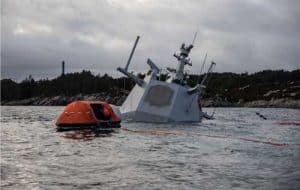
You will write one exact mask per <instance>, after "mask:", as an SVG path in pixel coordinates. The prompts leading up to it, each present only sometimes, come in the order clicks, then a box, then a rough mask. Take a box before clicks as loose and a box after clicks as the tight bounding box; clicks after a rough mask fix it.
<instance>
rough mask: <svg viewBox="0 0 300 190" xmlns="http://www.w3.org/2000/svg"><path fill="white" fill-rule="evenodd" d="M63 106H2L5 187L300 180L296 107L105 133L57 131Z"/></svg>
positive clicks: (264, 185)
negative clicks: (260, 115)
mask: <svg viewBox="0 0 300 190" xmlns="http://www.w3.org/2000/svg"><path fill="white" fill-rule="evenodd" d="M62 110H63V107H22V106H16V107H5V106H3V107H1V189H22V190H23V189H299V188H300V126H299V125H296V124H295V122H298V123H299V120H300V111H299V110H296V109H273V108H272V109H271V108H269V109H263V108H217V109H216V110H215V111H216V112H215V120H203V122H202V123H193V124H154V123H126V122H123V123H122V127H121V129H117V130H114V131H112V132H106V133H103V134H102V133H100V134H99V133H94V132H93V131H84V132H56V130H55V121H56V118H57V116H58V115H59V114H60V113H61V112H62ZM204 110H205V111H207V112H208V113H212V112H213V111H214V109H213V108H209V109H207V108H204ZM256 112H259V113H260V114H262V115H264V116H265V117H266V118H267V120H264V119H263V118H261V117H259V116H258V115H257V114H256ZM282 121H284V122H285V124H280V123H279V122H282Z"/></svg>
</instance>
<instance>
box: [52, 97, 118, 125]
mask: <svg viewBox="0 0 300 190" xmlns="http://www.w3.org/2000/svg"><path fill="white" fill-rule="evenodd" d="M120 122H121V119H120V118H119V117H118V116H117V115H116V114H115V113H114V111H113V109H112V107H111V106H110V105H109V104H108V103H107V102H101V101H75V102H72V103H70V104H68V105H67V106H66V107H65V109H64V111H63V112H62V113H61V114H60V116H59V117H58V119H57V121H56V126H57V130H58V131H66V130H75V129H87V128H119V127H120Z"/></svg>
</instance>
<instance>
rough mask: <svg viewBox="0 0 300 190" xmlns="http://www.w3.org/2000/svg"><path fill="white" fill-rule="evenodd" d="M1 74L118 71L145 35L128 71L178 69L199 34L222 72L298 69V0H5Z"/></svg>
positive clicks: (198, 52)
mask: <svg viewBox="0 0 300 190" xmlns="http://www.w3.org/2000/svg"><path fill="white" fill-rule="evenodd" d="M1 19H2V20H1V21H2V22H1V74H2V76H1V78H13V79H15V80H21V79H24V78H25V77H26V76H28V75H30V74H31V75H32V76H33V77H34V78H37V79H38V78H47V77H48V78H53V77H55V76H57V75H59V74H60V73H61V61H62V60H65V62H66V71H67V72H75V71H81V70H83V69H85V70H91V71H92V72H93V73H95V74H98V73H100V74H104V73H109V74H111V75H114V76H120V75H118V74H117V71H116V67H118V66H124V65H125V63H126V61H127V59H128V56H129V53H130V51H131V48H132V46H133V43H134V40H135V38H136V36H137V35H140V36H141V39H140V42H139V44H138V46H137V50H136V53H135V54H134V57H133V60H132V64H131V66H130V69H132V70H135V71H138V72H139V71H143V70H146V69H148V67H147V65H146V60H147V58H148V57H150V58H151V59H152V60H153V61H154V62H155V63H156V64H157V65H159V66H162V67H165V66H171V67H176V64H177V63H176V59H175V58H174V57H173V56H172V54H173V53H174V52H175V51H177V50H178V48H179V46H180V45H181V43H182V42H186V43H191V41H192V39H193V35H194V33H195V31H197V30H198V37H197V39H196V42H195V47H194V49H193V50H192V52H191V54H190V57H191V59H192V60H193V67H192V68H191V71H192V72H193V73H197V72H199V71H200V68H201V63H202V60H203V57H204V55H205V53H206V52H207V53H208V60H209V61H211V60H214V61H215V62H216V63H217V67H216V70H215V71H217V72H256V71H260V70H263V69H285V70H292V69H299V68H300V62H299V60H300V2H299V1H298V0H288V1H287V0H268V1H267V0H248V1H247V0H194V1H192V0H184V1H183V0H106V1H105V0H89V1H84V0H78V1H76V0H70V1H68V0H1Z"/></svg>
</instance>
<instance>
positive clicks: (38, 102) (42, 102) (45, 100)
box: [1, 93, 127, 106]
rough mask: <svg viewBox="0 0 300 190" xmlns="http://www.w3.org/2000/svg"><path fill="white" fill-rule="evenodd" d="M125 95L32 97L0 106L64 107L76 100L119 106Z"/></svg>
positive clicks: (4, 102)
mask: <svg viewBox="0 0 300 190" xmlns="http://www.w3.org/2000/svg"><path fill="white" fill-rule="evenodd" d="M126 96H127V95H118V96H114V97H112V96H111V95H109V94H106V93H95V94H88V95H82V94H78V95H76V96H65V95H60V96H53V97H33V98H29V99H24V100H15V101H9V102H7V101H2V102H1V105H6V106H16V105H24V106H26V105H33V106H64V105H67V104H69V103H71V102H73V101H77V100H88V101H106V102H108V103H110V104H114V105H121V104H122V103H123V101H125V99H126Z"/></svg>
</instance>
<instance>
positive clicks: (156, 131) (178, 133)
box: [122, 128, 300, 147]
mask: <svg viewBox="0 0 300 190" xmlns="http://www.w3.org/2000/svg"><path fill="white" fill-rule="evenodd" d="M122 130H124V131H128V132H133V133H142V134H151V135H189V133H184V132H181V131H175V130H170V131H168V130H131V129H127V128H122ZM196 135H198V136H204V137H210V138H223V139H235V140H242V141H247V142H253V143H261V144H268V145H272V146H277V147H282V146H300V144H287V143H280V142H271V141H262V140H257V139H250V138H234V137H230V136H221V135H205V134H196Z"/></svg>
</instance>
